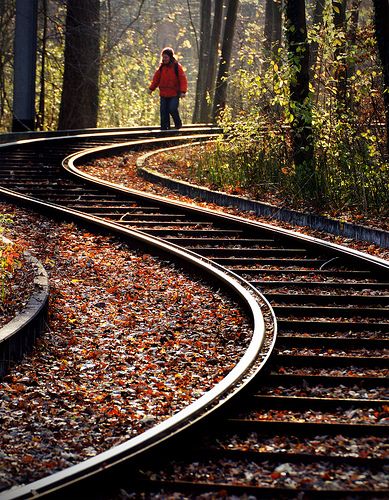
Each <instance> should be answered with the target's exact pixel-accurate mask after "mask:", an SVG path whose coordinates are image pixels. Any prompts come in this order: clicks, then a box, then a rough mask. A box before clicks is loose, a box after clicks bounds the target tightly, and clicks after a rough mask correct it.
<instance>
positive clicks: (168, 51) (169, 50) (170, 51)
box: [161, 47, 176, 62]
mask: <svg viewBox="0 0 389 500" xmlns="http://www.w3.org/2000/svg"><path fill="white" fill-rule="evenodd" d="M164 54H166V55H168V56H169V57H170V61H171V62H174V61H175V60H176V58H175V57H174V50H173V49H172V48H171V47H165V48H164V49H162V52H161V59H162V56H163V55H164Z"/></svg>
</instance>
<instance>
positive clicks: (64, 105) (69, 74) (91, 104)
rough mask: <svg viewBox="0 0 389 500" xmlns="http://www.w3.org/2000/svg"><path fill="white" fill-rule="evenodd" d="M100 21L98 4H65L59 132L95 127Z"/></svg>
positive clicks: (86, 0) (85, 0)
mask: <svg viewBox="0 0 389 500" xmlns="http://www.w3.org/2000/svg"><path fill="white" fill-rule="evenodd" d="M99 18H100V1H99V0H67V14H66V38H65V69H64V76H63V88H62V97H61V107H60V114H59V123H58V128H59V129H74V128H84V127H96V125H97V114H98V92H99V90H98V79H99V67H100V48H99V40H100V19H99Z"/></svg>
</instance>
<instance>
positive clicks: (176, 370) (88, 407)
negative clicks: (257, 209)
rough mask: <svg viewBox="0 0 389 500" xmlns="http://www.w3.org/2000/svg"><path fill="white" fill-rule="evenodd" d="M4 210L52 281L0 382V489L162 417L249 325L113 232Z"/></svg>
mask: <svg viewBox="0 0 389 500" xmlns="http://www.w3.org/2000/svg"><path fill="white" fill-rule="evenodd" d="M0 209H1V211H2V212H6V213H7V214H10V213H12V214H13V224H12V226H11V227H10V228H8V230H7V236H8V237H10V238H13V239H15V240H17V241H21V240H22V239H23V241H24V245H25V246H26V247H27V249H28V250H29V251H30V252H31V253H32V254H33V255H34V256H35V257H37V258H38V259H39V260H40V261H41V262H42V263H43V265H44V266H45V267H46V269H47V270H48V272H49V278H50V287H51V289H50V290H51V298H50V315H49V320H48V327H47V332H46V333H45V334H44V335H43V336H42V337H41V339H40V340H39V342H38V345H37V347H36V349H35V350H34V352H33V353H32V354H31V355H29V356H27V357H26V358H25V359H24V361H23V362H22V363H21V364H20V365H19V366H17V367H15V368H13V369H12V370H11V372H10V373H9V375H7V376H6V377H5V379H4V380H3V381H2V382H1V383H0V400H1V403H0V405H1V406H0V421H1V428H2V432H1V435H0V450H1V451H0V458H1V463H2V466H1V471H0V488H1V489H4V488H8V487H10V486H12V485H14V484H21V483H26V482H31V481H32V480H35V479H38V478H40V477H42V476H45V475H47V474H51V473H52V472H54V471H56V470H60V469H63V468H65V467H68V466H70V465H72V464H75V463H77V462H80V461H82V460H84V459H85V458H88V457H90V456H93V455H95V454H96V453H98V452H101V451H103V450H106V449H107V448H110V447H112V446H114V445H116V444H118V443H120V442H122V441H124V440H126V439H128V438H130V437H133V436H134V435H136V434H138V433H140V432H142V431H143V430H145V429H147V428H148V427H149V426H151V425H153V424H154V423H157V422H159V421H161V420H164V419H166V418H167V417H169V416H170V415H172V414H174V413H176V412H177V411H179V410H180V409H182V408H183V407H184V406H186V405H187V404H188V403H190V402H191V401H193V400H194V399H196V398H197V397H199V396H200V395H201V394H202V393H204V392H205V391H206V390H208V389H209V388H211V387H212V386H213V385H214V384H215V383H216V382H218V381H219V380H221V378H223V377H224V376H225V375H226V374H227V373H228V371H229V370H230V369H231V368H232V367H233V365H234V363H235V362H236V361H237V360H238V359H239V357H240V356H241V354H242V352H243V350H244V348H245V346H246V345H247V342H248V339H249V337H250V334H251V328H250V325H249V324H248V323H247V320H246V319H245V317H244V316H243V314H242V313H241V312H240V311H239V309H238V308H237V306H236V305H235V304H233V303H231V301H230V299H228V298H226V297H225V296H223V295H222V294H221V293H220V292H215V291H214V290H211V289H210V288H209V287H208V286H205V285H204V284H203V283H201V282H200V281H198V280H197V279H195V278H190V277H189V276H187V275H185V274H183V273H182V272H181V271H179V270H178V269H177V268H175V267H174V265H172V264H171V263H169V262H167V261H162V262H161V261H159V260H158V259H157V258H155V257H152V256H151V255H148V254H144V253H140V252H135V251H133V250H129V248H128V247H127V246H126V244H124V243H123V242H120V241H118V240H117V239H115V238H110V237H107V236H99V235H94V234H91V233H89V232H87V231H85V230H83V229H82V228H77V227H76V226H75V225H73V224H69V223H57V222H54V221H52V220H50V219H48V218H45V217H43V216H41V215H37V214H34V213H32V212H29V211H27V210H22V209H20V208H16V207H13V206H11V205H7V204H1V205H0ZM200 306H201V307H200Z"/></svg>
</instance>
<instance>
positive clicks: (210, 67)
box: [200, 0, 223, 122]
mask: <svg viewBox="0 0 389 500" xmlns="http://www.w3.org/2000/svg"><path fill="white" fill-rule="evenodd" d="M222 26H223V0H215V10H214V15H213V24H212V34H211V43H210V47H209V58H208V64H207V80H206V85H205V92H206V106H205V108H204V109H203V110H202V112H201V114H200V121H202V122H208V121H209V120H210V119H211V113H212V104H213V96H214V92H215V79H216V69H217V60H218V54H219V44H220V35H221V32H222Z"/></svg>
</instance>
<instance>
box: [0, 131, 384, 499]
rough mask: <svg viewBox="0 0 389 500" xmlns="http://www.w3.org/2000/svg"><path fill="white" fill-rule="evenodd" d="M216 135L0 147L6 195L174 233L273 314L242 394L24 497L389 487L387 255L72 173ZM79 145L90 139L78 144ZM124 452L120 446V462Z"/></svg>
mask: <svg viewBox="0 0 389 500" xmlns="http://www.w3.org/2000/svg"><path fill="white" fill-rule="evenodd" d="M210 132H212V131H210V130H207V129H204V128H193V129H183V130H181V131H180V133H179V134H176V137H175V138H167V137H165V138H164V137H163V136H162V134H161V133H160V132H155V131H153V130H144V129H141V130H133V131H126V132H122V133H120V134H119V133H115V132H112V133H108V132H106V133H104V134H89V135H88V134H85V135H81V134H78V135H77V136H74V137H66V138H55V139H51V140H47V139H41V140H37V141H25V142H21V143H19V144H15V145H7V146H2V147H1V148H0V175H1V179H0V185H1V186H3V187H2V189H1V192H2V193H3V195H4V196H7V197H9V198H11V199H13V200H16V201H17V200H18V201H19V202H20V203H25V204H30V205H32V206H35V207H36V208H37V209H42V210H45V211H48V210H52V211H53V214H54V213H55V211H56V208H55V206H57V205H59V206H61V207H62V209H63V210H66V211H67V212H66V213H67V215H68V216H69V217H76V216H78V217H80V218H81V219H80V220H83V222H84V223H85V222H87V221H88V219H87V217H90V219H89V223H93V224H97V225H98V224H99V221H101V220H104V221H106V222H107V223H108V224H110V225H111V227H112V229H117V230H119V231H120V230H122V231H125V230H127V229H131V230H132V231H135V233H137V234H138V236H139V238H140V239H143V241H144V243H151V238H157V239H158V242H159V243H156V245H157V246H159V249H160V250H161V251H168V250H167V247H165V246H164V245H165V244H169V248H173V249H174V251H175V252H176V256H177V258H181V260H184V261H186V262H187V264H189V265H190V266H192V265H195V262H197V261H199V262H200V261H202V262H204V263H205V265H206V266H207V265H208V263H212V266H211V267H212V268H213V269H216V271H214V273H216V274H214V276H216V275H217V274H218V273H219V272H220V273H223V272H224V271H223V270H224V269H225V273H226V276H228V277H231V279H233V280H236V282H237V283H240V286H241V287H242V291H241V293H242V294H243V295H244V294H245V293H247V294H248V295H249V296H250V297H251V296H252V294H253V292H252V291H250V290H252V289H256V290H259V291H260V292H261V293H262V294H263V295H264V296H265V298H266V299H267V300H268V301H269V302H270V304H271V305H272V308H273V310H274V313H275V316H276V318H277V324H278V337H277V342H276V348H275V352H274V354H273V355H272V356H271V358H270V359H269V360H268V361H267V363H266V366H265V370H262V371H259V370H258V366H256V367H255V369H254V368H253V367H252V366H251V365H250V369H251V371H250V370H249V374H248V375H247V374H246V376H245V377H246V378H245V379H244V382H242V380H240V381H239V383H238V386H239V385H240V386H241V387H242V386H244V390H242V391H240V392H239V394H235V396H234V397H229V396H227V397H226V395H225V394H224V395H223V397H222V400H223V401H225V400H226V399H227V400H228V402H227V404H224V405H223V406H221V405H219V404H218V403H216V404H214V403H212V402H211V401H208V402H207V408H208V409H209V407H210V406H212V405H214V408H216V411H213V412H212V414H210V415H208V416H207V417H206V418H203V419H202V420H201V421H200V422H199V423H198V424H197V426H195V429H192V428H191V427H190V426H188V425H187V423H186V424H185V425H184V427H185V429H186V431H185V432H183V433H179V432H176V431H177V429H178V427H179V425H178V426H176V427H174V432H172V433H171V434H172V435H170V434H169V439H167V433H166V432H165V434H164V438H163V439H162V440H159V441H158V443H159V444H158V446H157V445H156V446H154V444H155V443H153V446H152V447H151V445H150V442H146V443H145V442H143V443H141V444H139V446H138V448H137V452H136V454H135V455H134V456H135V458H134V459H133V460H132V461H130V460H128V459H126V461H125V462H123V463H122V465H121V466H120V467H119V466H117V467H107V470H105V473H104V474H101V475H100V472H104V471H103V469H104V467H102V463H101V462H99V463H98V464H96V466H95V468H94V469H93V473H92V472H90V471H89V472H85V470H84V471H82V470H81V469H82V467H81V469H80V468H79V469H77V467H76V468H75V469H74V475H72V473H66V472H65V473H64V475H63V477H62V479H61V478H60V479H59V480H58V483H56V484H55V485H54V486H53V484H52V483H50V480H42V481H41V482H38V483H39V484H38V483H37V484H34V486H33V487H25V488H21V489H20V490H19V492H18V491H15V492H13V493H12V492H10V493H9V496H8V498H28V497H30V496H33V494H32V493H31V490H35V491H37V493H38V494H41V495H50V494H51V495H53V496H55V497H60V496H61V495H62V496H64V497H65V498H69V494H70V492H71V494H72V495H76V496H77V495H79V496H80V498H110V499H115V498H142V497H144V498H150V497H151V498H152V497H156V498H199V497H203V498H221V497H224V498H225V497H229V496H234V495H238V496H241V497H245V496H246V497H249V496H251V497H252V498H277V499H278V498H293V497H295V498H311V497H322V498H331V497H334V498H352V499H356V498H386V497H388V496H389V486H388V483H389V476H388V470H389V469H388V467H389V464H388V456H387V453H388V450H387V443H388V440H387V429H388V427H387V426H385V423H387V421H388V419H387V417H388V401H387V385H388V382H387V380H388V379H387V374H388V358H387V345H388V339H387V332H388V308H387V305H388V302H389V295H388V290H389V283H388V276H389V264H388V263H387V262H386V261H382V260H380V259H376V258H373V257H370V256H367V255H365V254H361V253H359V252H356V251H352V250H348V249H345V248H343V247H339V246H337V245H333V244H327V243H325V242H323V241H319V240H315V239H313V238H310V237H307V236H302V235H297V234H294V233H291V232H288V231H286V230H282V229H279V228H275V227H272V226H268V225H264V224H259V223H254V222H249V221H247V220H244V219H241V218H238V217H233V216H225V215H221V214H219V213H215V212H211V211H207V210H202V209H199V208H194V207H188V206H186V205H184V204H181V203H177V202H171V201H168V200H163V199H161V198H159V197H157V196H151V195H143V194H142V193H139V192H134V191H131V190H128V189H125V188H118V187H117V186H116V187H115V186H114V185H111V184H109V183H107V182H101V181H98V180H96V179H93V178H90V177H89V176H88V175H86V174H82V173H81V172H80V171H78V170H77V165H80V164H83V163H87V162H90V161H92V160H93V159H94V158H97V157H99V156H104V155H112V154H114V153H116V152H121V151H125V150H128V149H130V150H132V151H134V150H139V149H142V150H143V149H145V148H152V147H160V146H161V141H163V144H164V145H165V144H172V143H173V142H174V141H175V140H189V139H188V138H186V137H185V136H188V135H189V134H191V135H195V134H196V135H197V139H198V136H199V135H203V136H204V137H205V136H206V135H207V134H209V133H210ZM155 135H157V136H158V138H159V142H156V141H155V138H153V136H155ZM180 137H181V139H180ZM148 140H150V141H151V142H149V143H148V142H147V141H148ZM125 141H129V142H127V144H124V143H125ZM112 144H114V146H113V147H112ZM102 148H105V149H102ZM81 149H87V150H86V151H85V152H83V153H77V151H80V150H81ZM69 155H71V156H69ZM65 157H68V158H67V159H66V160H65V161H64V166H65V168H66V172H65V171H64V170H63V169H62V166H61V163H62V160H63V159H64V158H65ZM37 200H39V201H37ZM63 214H64V212H62V215H61V216H63ZM83 214H84V215H83ZM85 214H87V215H85ZM121 228H122V229H121ZM123 228H124V229H123ZM153 244H154V243H153ZM185 259H187V260H185ZM199 265H200V264H199ZM215 279H216V278H215ZM227 280H228V278H227ZM242 280H243V281H242ZM248 300H250V299H248ZM259 365H260V366H259V368H260V367H261V366H262V365H261V363H259ZM257 371H259V373H258V375H256V376H254V372H255V373H257ZM248 381H250V383H248ZM235 392H236V391H235ZM218 397H220V394H219V395H218ZM192 420H195V421H197V420H198V418H197V417H194V418H193V417H192ZM160 441H161V442H160ZM140 451H141V452H142V453H140ZM112 453H114V452H112ZM106 458H107V464H109V461H108V455H107V456H106ZM123 458H127V457H125V454H124V452H123V450H121V454H119V456H118V457H117V458H116V459H113V461H115V460H116V462H121V461H122V459H123ZM88 476H89V480H88ZM81 479H82V480H81ZM97 491H98V492H99V493H97ZM92 492H93V493H92Z"/></svg>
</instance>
